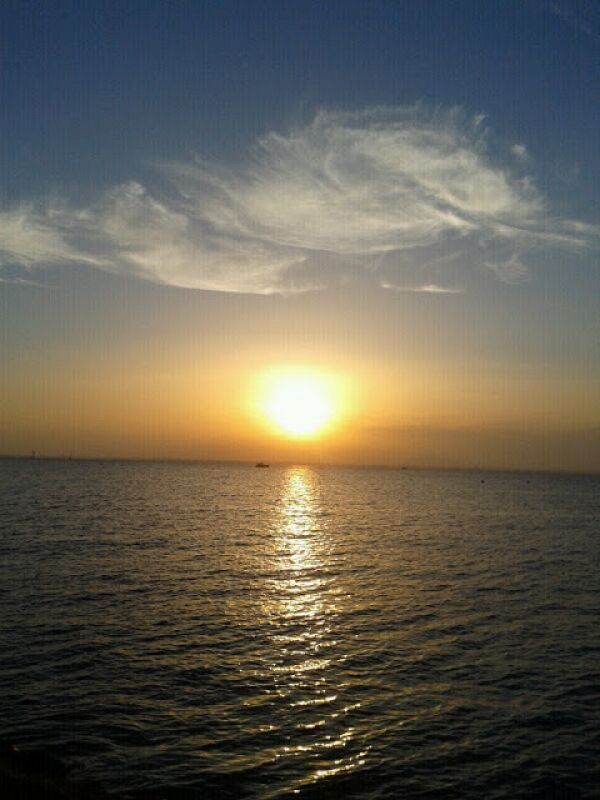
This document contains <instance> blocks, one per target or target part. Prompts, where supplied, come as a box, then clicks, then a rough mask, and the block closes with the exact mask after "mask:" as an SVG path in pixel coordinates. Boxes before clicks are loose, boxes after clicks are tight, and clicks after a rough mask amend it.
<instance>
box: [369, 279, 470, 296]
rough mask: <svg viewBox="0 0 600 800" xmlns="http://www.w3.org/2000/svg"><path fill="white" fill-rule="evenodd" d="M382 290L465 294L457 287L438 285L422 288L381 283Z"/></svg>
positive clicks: (432, 284) (433, 284) (427, 285)
mask: <svg viewBox="0 0 600 800" xmlns="http://www.w3.org/2000/svg"><path fill="white" fill-rule="evenodd" d="M381 287H382V289H392V290H393V291H395V292H424V293H425V294H463V293H464V289H459V288H458V287H456V286H439V285H438V284H437V283H423V284H421V285H420V286H396V285H395V284H393V283H388V281H382V282H381Z"/></svg>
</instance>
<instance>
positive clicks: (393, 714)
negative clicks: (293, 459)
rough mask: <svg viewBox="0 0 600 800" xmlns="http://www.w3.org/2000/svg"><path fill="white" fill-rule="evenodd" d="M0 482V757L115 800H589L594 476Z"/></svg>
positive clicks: (595, 742) (309, 472)
mask: <svg viewBox="0 0 600 800" xmlns="http://www.w3.org/2000/svg"><path fill="white" fill-rule="evenodd" d="M482 479H484V481H485V482H482ZM0 486H1V489H2V511H1V515H0V521H1V533H0V587H1V590H2V594H1V597H0V613H1V617H0V631H1V634H0V647H1V651H0V652H1V657H2V665H1V671H0V678H1V682H0V711H1V717H2V727H3V730H2V731H1V733H2V735H3V736H4V737H5V738H8V739H10V740H12V741H14V742H15V743H17V744H21V745H23V746H36V747H38V746H42V747H45V746H48V745H51V746H54V747H58V748H59V750H60V751H61V753H62V755H63V757H64V758H65V759H66V760H67V761H68V762H70V763H71V764H74V765H75V767H76V770H77V773H78V774H79V775H80V776H82V777H83V776H87V777H93V778H98V779H100V780H101V781H102V782H103V784H104V785H105V786H106V787H107V788H109V789H111V790H119V789H132V790H133V789H143V788H147V787H159V788H160V787H164V788H165V789H167V788H170V789H174V788H177V787H178V788H179V789H181V788H186V789H188V790H195V793H194V792H191V793H190V794H189V796H190V797H198V798H205V797H208V798H211V797H215V798H227V797H231V798H243V797H250V798H265V800H266V799H267V798H284V797H294V796H300V797H307V798H317V797H319V798H324V797H359V798H367V799H369V798H399V797H407V798H413V797H414V798H421V797H423V798H430V797H431V798H433V797H437V798H515V797H561V798H574V797H598V796H600V770H599V767H598V764H599V759H598V756H599V754H600V691H599V686H600V625H599V624H598V623H599V622H600V615H599V610H600V593H599V588H600V584H599V580H598V566H599V555H600V541H599V530H598V521H599V519H600V491H599V489H600V481H599V480H598V478H594V477H584V476H580V477H571V476H548V475H518V474H500V473H498V474H485V475H483V474H479V473H459V472H454V473H452V472H447V473H443V472H413V471H400V472H399V471H392V470H359V469H333V468H318V469H313V468H307V467H292V468H279V467H271V468H270V469H268V470H257V469H254V468H253V467H247V466H231V465H208V464H158V463H141V464H135V463H107V462H87V463H86V462H76V461H73V462H59V461H56V462H52V461H46V462H44V461H29V462H27V461H4V462H0ZM186 796H188V795H187V794H186Z"/></svg>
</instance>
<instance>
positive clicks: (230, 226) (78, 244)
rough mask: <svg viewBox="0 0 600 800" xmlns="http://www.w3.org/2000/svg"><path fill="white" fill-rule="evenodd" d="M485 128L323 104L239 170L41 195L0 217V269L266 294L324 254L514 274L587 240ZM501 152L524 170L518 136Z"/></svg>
mask: <svg viewBox="0 0 600 800" xmlns="http://www.w3.org/2000/svg"><path fill="white" fill-rule="evenodd" d="M484 122H485V118H484V117H482V116H478V117H473V118H469V117H467V116H466V115H464V114H463V113H462V112H460V111H458V110H451V111H442V110H438V109H433V110H431V109H429V110H428V109H426V108H425V107H423V106H410V107H403V108H394V109H386V108H377V109H371V110H366V111H360V112H355V113H347V112H327V111H323V112H320V113H319V114H317V115H316V117H315V118H314V119H313V120H312V121H311V122H310V123H308V124H307V125H305V126H304V127H299V128H296V129H294V130H292V131H290V132H289V133H288V134H285V135H284V134H281V133H269V134H267V135H266V136H264V137H263V138H262V139H261V140H260V141H259V142H258V143H257V145H256V147H255V149H254V151H253V152H252V153H251V156H250V157H249V158H248V159H247V161H246V162H245V163H244V164H243V165H242V166H239V167H236V168H233V167H228V166H224V165H218V164H211V163H208V162H206V161H202V160H199V159H198V160H195V161H193V162H190V163H183V162H179V163H169V164H161V165H157V170H158V172H159V173H160V178H161V180H160V187H161V188H160V189H158V188H156V187H154V186H153V184H152V183H150V184H148V185H146V186H143V185H142V184H141V183H139V182H134V181H132V182H130V183H127V184H124V185H121V186H117V187H115V188H114V189H113V190H111V191H110V192H108V193H106V194H104V195H103V196H101V197H99V198H98V200H97V201H96V202H95V203H94V204H93V205H91V206H89V207H86V208H77V207H74V206H72V205H69V204H67V203H58V202H56V200H48V201H45V202H38V203H37V204H29V205H26V206H21V207H19V208H17V209H11V210H8V211H4V212H0V265H1V264H5V265H10V266H15V265H16V266H21V267H25V268H32V267H34V266H44V265H49V264H61V263H87V264H89V265H92V266H95V267H98V268H100V269H104V270H109V271H113V272H121V273H127V274H134V275H138V276H140V277H144V278H147V279H150V280H153V281H157V282H160V283H165V284H169V285H174V286H185V287H194V288H200V289H212V290H218V291H233V292H253V293H271V292H286V291H300V290H303V289H307V288H316V287H320V286H323V285H326V284H327V283H328V281H329V280H330V279H331V277H330V271H329V270H328V268H327V264H331V262H332V260H335V261H336V269H335V270H334V272H335V274H336V275H339V274H340V272H342V273H343V265H344V264H346V266H347V269H348V271H349V272H351V271H353V270H356V263H357V259H359V260H360V259H362V263H363V264H364V267H365V269H367V270H370V271H375V272H376V271H377V269H376V267H374V266H373V265H374V264H376V263H377V260H378V259H384V258H387V257H388V256H390V255H391V256H393V257H395V256H397V258H396V263H397V264H398V265H400V264H401V263H402V262H406V261H410V259H411V258H413V257H414V258H417V256H418V257H419V258H421V259H424V260H425V261H427V260H428V257H427V256H426V254H427V252H428V249H431V250H437V251H438V252H437V255H435V256H433V257H432V258H433V260H434V261H435V262H436V264H438V265H439V264H441V263H442V261H443V256H440V255H439V248H440V246H441V245H443V244H444V242H446V241H448V240H450V239H451V240H452V248H453V252H452V258H456V257H457V255H461V253H464V254H465V260H467V255H468V253H469V252H471V253H479V263H484V264H485V265H486V266H489V267H491V268H492V269H494V270H495V271H496V272H499V273H500V274H503V267H502V265H505V267H504V272H506V269H507V267H506V265H508V268H510V269H512V270H513V272H514V270H515V268H516V266H517V265H518V267H519V268H520V269H521V271H524V270H525V266H524V264H523V263H522V253H523V251H524V250H526V249H528V248H534V247H540V246H550V245H554V246H561V247H569V248H573V247H579V248H580V247H586V246H588V245H589V244H590V243H591V242H592V241H597V237H598V229H597V228H596V227H593V226H589V225H588V226H585V225H583V224H582V223H578V222H573V221H561V220H557V219H552V218H551V216H550V215H549V213H548V211H547V209H546V204H545V202H544V200H543V198H542V196H541V194H540V193H539V192H538V191H537V189H536V188H535V186H534V184H533V182H532V181H531V180H530V179H528V178H523V177H522V175H516V174H513V173H512V172H511V169H510V167H509V165H507V164H505V163H503V162H502V160H501V159H499V157H495V154H494V152H492V148H491V144H490V137H489V136H488V133H489V132H488V130H487V128H486V127H485V125H484ZM512 151H513V155H514V156H516V157H517V158H518V159H519V160H520V161H521V166H522V165H523V162H524V160H525V157H526V156H527V151H526V149H525V147H524V145H515V146H514V147H513V148H512ZM156 183H157V184H158V182H156ZM480 251H483V254H482V252H480ZM496 251H498V252H499V251H501V257H499V258H498V257H496V256H495V255H494V253H495V252H496ZM388 260H389V259H388ZM429 260H431V259H429ZM398 268H399V269H400V268H401V267H398ZM388 277H389V275H388V274H387V273H386V278H388ZM423 286H424V287H427V286H429V287H435V289H432V288H429V289H423V288H421V291H439V290H440V289H441V285H438V284H437V283H434V282H433V281H428V282H427V283H423V284H422V287H423Z"/></svg>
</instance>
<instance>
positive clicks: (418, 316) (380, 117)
mask: <svg viewBox="0 0 600 800" xmlns="http://www.w3.org/2000/svg"><path fill="white" fill-rule="evenodd" d="M0 31H1V36H2V59H3V70H2V75H3V77H2V97H3V100H2V108H1V111H0V114H1V120H2V131H3V135H2V138H1V140H0V159H1V173H2V183H1V185H0V292H2V309H3V318H4V320H3V327H2V332H3V346H4V347H5V349H6V353H7V355H8V361H7V363H8V362H10V364H12V365H16V364H19V365H20V369H21V372H20V373H19V375H20V374H21V373H22V372H27V368H26V366H24V365H26V364H27V363H28V359H29V358H30V357H31V353H32V349H33V351H34V352H35V353H36V358H37V362H36V363H38V366H39V363H44V362H46V361H48V360H50V361H51V360H52V358H53V357H54V356H52V354H53V353H54V354H56V352H57V349H56V347H55V346H54V345H53V344H52V343H60V345H59V346H58V349H59V350H60V352H61V353H62V356H61V359H62V360H60V359H59V360H60V363H61V364H62V366H63V368H67V367H68V364H69V363H70V362H69V359H73V358H76V359H77V360H78V361H79V360H82V361H86V360H88V359H89V358H92V357H94V353H95V351H96V350H98V349H100V350H102V348H103V345H104V352H107V349H108V350H110V351H111V352H120V353H125V352H129V351H130V350H131V348H134V349H135V347H138V345H139V343H140V342H146V343H148V347H149V348H152V347H154V346H155V344H156V343H157V342H159V341H160V342H165V341H167V342H168V341H173V348H174V351H175V349H176V350H177V352H185V351H186V347H189V346H190V345H189V343H190V341H191V340H192V339H193V341H195V342H197V340H198V339H200V340H201V342H202V343H203V344H202V345H201V347H202V348H204V349H203V350H202V353H203V354H204V356H206V357H207V358H208V356H209V355H210V354H213V353H215V352H220V353H222V355H223V358H225V359H226V358H228V357H229V355H231V353H233V352H238V353H239V352H240V351H241V350H243V349H244V348H245V347H246V345H247V344H248V341H249V339H248V333H247V331H248V327H249V325H250V327H252V325H251V323H250V322H249V321H251V320H253V319H256V317H257V315H258V316H259V317H260V319H261V326H262V328H263V331H265V332H266V335H267V337H268V338H270V340H271V341H273V340H277V341H282V340H284V341H286V342H287V343H288V344H287V345H286V347H287V350H286V351H285V352H286V353H287V356H286V357H292V356H293V353H294V352H295V351H297V352H298V353H300V354H301V356H302V357H303V358H309V359H310V358H314V357H315V356H316V354H318V353H319V350H320V349H323V348H320V347H319V339H320V340H321V342H323V335H325V347H324V350H325V352H326V353H330V354H331V359H333V360H335V358H337V355H334V354H337V353H339V351H340V349H341V347H342V346H341V343H342V342H344V341H345V342H347V343H348V342H349V345H348V346H349V347H350V349H352V346H356V348H358V349H357V353H358V350H361V351H362V349H364V350H365V351H366V352H365V354H363V355H364V357H365V358H368V359H370V360H372V361H373V362H377V363H381V364H384V363H386V364H392V365H393V366H392V367H390V369H391V370H392V371H393V370H398V376H399V377H398V379H399V380H401V374H402V360H403V359H408V360H411V359H412V360H414V359H427V360H429V361H434V362H439V361H440V360H442V361H443V360H444V359H449V360H452V359H454V360H455V361H456V359H459V358H468V359H476V360H477V359H479V360H480V361H482V362H483V361H487V363H488V364H489V363H497V364H501V365H502V366H501V367H498V373H497V377H498V381H500V382H501V381H502V380H503V375H505V374H506V369H508V368H507V367H506V365H507V364H508V365H510V368H511V369H516V368H517V366H518V365H520V364H525V365H527V366H528V368H530V369H532V368H533V367H534V366H535V367H536V368H538V369H539V368H543V367H544V365H545V367H547V368H548V369H549V370H550V372H551V373H552V375H550V372H548V376H547V383H548V387H551V385H553V381H554V384H555V383H556V381H557V380H558V381H559V382H561V383H566V384H568V383H569V381H571V380H574V382H575V383H577V384H578V385H580V386H583V385H584V383H581V380H582V376H585V375H587V376H589V383H588V394H589V393H592V394H593V393H597V392H598V349H597V341H598V335H597V334H598V325H597V319H598V316H599V314H598V312H599V311H600V309H599V307H598V305H599V301H598V243H599V225H600V222H599V216H600V214H599V204H598V198H599V190H598V185H599V184H600V174H599V173H600V148H599V147H598V132H599V130H600V125H599V122H600V120H599V111H598V109H599V108H600V102H599V100H600V98H599V96H598V95H599V85H600V81H599V78H600V58H599V56H600V8H599V7H598V6H597V4H595V3H591V2H580V1H579V0H573V2H567V0H563V1H560V0H556V2H545V0H539V1H538V0H530V2H527V3H522V2H511V0H506V1H505V2H483V3H482V2H466V1H463V0H459V1H458V2H441V1H433V0H420V1H419V2H405V3H396V2H370V3H364V2H360V3H359V2H357V3H354V2H349V1H348V2H327V3H317V2H273V3H271V2H260V3H244V2H211V3H209V2H204V3H200V2H196V3H192V2H189V3H186V2H179V3H165V2H151V1H150V0H147V1H146V2H139V3H138V2H128V3H121V2H119V3H117V2H115V3H112V2H89V3H85V4H81V3H66V2H53V3H39V2H38V3H33V2H27V1H26V0H23V1H21V2H10V1H8V2H5V3H3V4H2V7H1V8H0ZM116 297H118V298H120V300H119V301H117V302H115V301H114V300H112V299H111V298H116ZM341 306H342V307H343V308H341ZM83 308H87V309H88V312H87V313H86V314H82V312H81V309H83ZM157 309H160V311H157ZM344 309H345V311H344ZM157 314H158V316H160V315H163V317H164V320H163V322H162V323H161V324H160V325H153V324H152V323H151V322H149V320H152V319H154V320H157V319H158V316H157ZM303 320H309V321H310V325H311V327H312V329H313V330H315V331H318V333H317V334H315V335H314V336H311V334H310V333H307V332H306V331H305V330H303V328H302V324H303V323H302V321H303ZM355 321H359V322H360V326H361V329H362V331H363V334H362V341H361V342H360V343H359V342H358V338H360V337H353V336H352V334H351V333H350V331H352V325H353V322H355ZM192 329H193V336H191V335H190V331H191V330H192ZM216 331H217V332H219V336H216V333H215V332H216ZM223 331H227V334H226V336H225V341H227V342H228V343H229V345H228V346H229V355H228V354H227V352H226V348H225V350H224V349H223V348H224V347H225V345H224V344H223V342H224V338H223ZM323 331H325V334H323ZM399 332H400V334H401V338H400V339H399V338H398V335H399ZM261 335H262V333H261V332H260V331H259V332H258V333H257V332H256V331H255V332H254V333H253V334H252V336H258V337H259V338H260V337H261ZM349 335H350V338H348V337H349ZM328 337H329V338H328ZM352 342H354V345H353V344H352ZM400 342H401V343H400ZM136 343H138V344H136ZM153 343H154V344H153ZM139 346H140V347H141V346H142V345H139ZM198 346H200V345H198ZM261 346H262V345H261ZM328 348H329V349H328ZM155 349H156V348H155ZM174 351H173V352H174ZM194 352H195V356H194V357H198V353H197V350H196V351H194ZM96 355H97V354H96ZM284 355H285V353H284ZM204 356H203V357H204ZM140 357H141V356H140ZM273 357H278V358H280V357H282V353H281V352H277V353H274V354H273ZM357 357H358V356H357ZM31 369H32V370H34V367H33V366H31ZM11 370H12V367H11ZM11 370H9V371H8V373H6V377H7V378H8V380H9V382H10V383H11V384H12V385H13V386H14V385H15V384H18V383H19V380H21V378H19V376H18V375H17V374H16V373H13V372H12V371H11ZM573 371H575V372H576V373H577V375H576V379H573ZM557 375H558V376H562V377H557ZM515 380H516V379H515ZM578 382H579V383H578ZM517 383H518V382H517ZM517 383H515V386H517ZM82 386H83V384H82V385H81V386H79V389H81V390H83V389H82ZM77 390H78V389H77V387H76V388H75V389H74V391H77ZM23 391H24V390H23ZM486 391H487V390H486ZM547 391H548V392H551V389H550V388H548V390H547ZM561 391H564V387H563V389H561ZM577 391H578V392H579V394H577V397H575V396H574V397H573V408H574V409H580V408H581V407H582V403H583V405H585V404H586V403H587V402H588V400H589V398H588V399H587V400H586V399H585V398H584V397H583V395H585V389H582V388H580V389H578V390H577ZM580 395H581V396H580ZM594 396H597V395H594ZM513 401H514V403H515V404H516V405H518V399H517V397H516V395H515V397H514V398H513ZM561 402H562V404H563V412H562V423H561V424H562V425H563V427H564V426H566V427H568V425H569V423H568V419H569V413H570V412H569V402H570V401H569V397H568V396H566V397H564V398H563V400H562V401H561ZM548 405H551V402H550V398H548ZM582 413H583V412H582ZM573 414H574V416H575V417H578V418H579V416H581V414H579V411H577V412H575V411H574V412H573ZM483 416H485V415H483ZM583 417H585V419H583ZM583 417H582V419H581V420H580V421H579V422H578V423H577V424H578V425H580V426H581V425H584V426H588V427H589V428H590V429H592V428H593V425H594V422H593V420H592V419H591V417H590V414H589V413H587V412H586V414H584V415H583ZM494 419H496V417H494ZM582 420H583V421H582ZM596 423H597V421H596ZM10 424H11V423H10V421H9V425H10ZM507 424H508V423H507ZM511 424H512V423H511ZM523 424H525V423H524V422H523ZM398 425H399V426H401V425H402V421H401V420H398ZM26 435H29V434H27V432H26V431H24V432H23V436H26ZM30 438H31V437H30ZM10 441H12V440H10ZM15 441H16V440H15ZM19 441H20V440H19Z"/></svg>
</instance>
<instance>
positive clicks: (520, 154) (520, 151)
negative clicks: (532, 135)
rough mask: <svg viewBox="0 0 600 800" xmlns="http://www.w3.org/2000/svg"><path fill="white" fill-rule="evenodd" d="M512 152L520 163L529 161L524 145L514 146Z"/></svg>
mask: <svg viewBox="0 0 600 800" xmlns="http://www.w3.org/2000/svg"><path fill="white" fill-rule="evenodd" d="M510 152H511V153H512V154H513V156H514V157H515V158H516V159H518V160H519V161H529V153H528V151H527V148H526V147H525V145H524V144H513V146H512V147H511V148H510Z"/></svg>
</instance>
